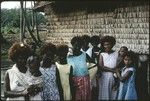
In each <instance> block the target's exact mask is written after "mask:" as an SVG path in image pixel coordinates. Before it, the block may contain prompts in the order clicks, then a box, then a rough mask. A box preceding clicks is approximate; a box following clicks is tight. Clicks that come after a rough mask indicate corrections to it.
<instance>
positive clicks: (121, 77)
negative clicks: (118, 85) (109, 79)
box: [116, 69, 133, 82]
mask: <svg viewBox="0 0 150 101" xmlns="http://www.w3.org/2000/svg"><path fill="white" fill-rule="evenodd" d="M132 73H133V72H132V71H127V72H126V73H125V75H124V76H121V74H120V73H119V69H117V71H116V74H117V76H118V78H119V80H120V81H121V82H125V81H126V80H127V79H129V78H130V77H131V75H132Z"/></svg>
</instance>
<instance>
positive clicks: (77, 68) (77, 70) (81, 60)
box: [67, 52, 89, 76]
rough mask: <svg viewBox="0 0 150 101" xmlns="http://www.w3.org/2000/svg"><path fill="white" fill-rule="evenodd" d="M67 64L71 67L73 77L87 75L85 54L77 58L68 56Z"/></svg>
mask: <svg viewBox="0 0 150 101" xmlns="http://www.w3.org/2000/svg"><path fill="white" fill-rule="evenodd" d="M67 62H68V64H70V65H72V67H73V75H74V76H86V75H89V72H88V67H87V64H86V53H85V52H83V53H82V54H81V55H79V56H72V55H70V56H68V57H67Z"/></svg>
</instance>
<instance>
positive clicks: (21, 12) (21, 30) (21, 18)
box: [20, 0, 23, 42]
mask: <svg viewBox="0 0 150 101" xmlns="http://www.w3.org/2000/svg"><path fill="white" fill-rule="evenodd" d="M20 42H23V1H22V0H21V1H20Z"/></svg>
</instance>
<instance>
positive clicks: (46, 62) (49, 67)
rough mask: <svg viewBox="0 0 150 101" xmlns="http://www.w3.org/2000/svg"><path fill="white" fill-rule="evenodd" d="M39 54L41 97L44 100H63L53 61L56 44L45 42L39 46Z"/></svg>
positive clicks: (57, 73)
mask: <svg viewBox="0 0 150 101" xmlns="http://www.w3.org/2000/svg"><path fill="white" fill-rule="evenodd" d="M40 54H41V55H42V62H41V67H40V71H41V73H42V78H43V82H44V83H43V94H42V95H43V97H42V98H43V100H44V101H45V100H63V90H62V85H61V81H60V76H59V71H58V69H57V67H56V65H55V61H54V57H55V54H56V46H55V45H54V44H52V43H46V44H44V45H43V47H41V50H40Z"/></svg>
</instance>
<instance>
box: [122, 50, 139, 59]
mask: <svg viewBox="0 0 150 101" xmlns="http://www.w3.org/2000/svg"><path fill="white" fill-rule="evenodd" d="M126 56H128V57H130V58H131V59H132V61H133V60H135V58H136V54H135V52H133V51H131V50H130V51H128V52H126V53H125V55H124V56H123V59H124V58H125V57H126Z"/></svg>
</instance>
